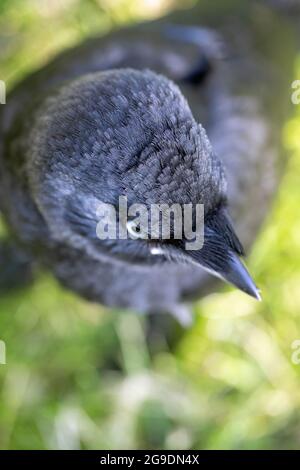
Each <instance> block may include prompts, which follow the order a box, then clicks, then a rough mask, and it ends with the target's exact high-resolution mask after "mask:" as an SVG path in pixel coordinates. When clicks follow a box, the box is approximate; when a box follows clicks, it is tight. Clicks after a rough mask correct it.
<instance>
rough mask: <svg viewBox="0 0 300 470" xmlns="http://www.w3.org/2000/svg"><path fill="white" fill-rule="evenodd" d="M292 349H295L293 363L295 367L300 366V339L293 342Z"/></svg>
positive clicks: (292, 356)
mask: <svg viewBox="0 0 300 470" xmlns="http://www.w3.org/2000/svg"><path fill="white" fill-rule="evenodd" d="M291 348H292V349H293V353H292V355H291V361H292V363H293V364H295V365H299V364H300V339H295V341H293V342H292V344H291Z"/></svg>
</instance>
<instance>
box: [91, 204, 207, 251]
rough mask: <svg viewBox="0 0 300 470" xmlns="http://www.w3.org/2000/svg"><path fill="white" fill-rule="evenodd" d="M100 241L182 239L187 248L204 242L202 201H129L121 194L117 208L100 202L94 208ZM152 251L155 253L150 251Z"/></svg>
mask: <svg viewBox="0 0 300 470" xmlns="http://www.w3.org/2000/svg"><path fill="white" fill-rule="evenodd" d="M96 215H97V220H99V221H98V223H97V227H96V234H97V237H98V238H99V239H100V240H116V239H120V240H126V239H132V240H134V239H142V240H149V239H150V240H171V239H173V240H184V243H185V249H186V250H200V249H201V248H202V247H203V243H204V206H203V204H191V203H190V204H178V203H174V204H171V205H169V204H150V205H149V206H147V205H145V204H132V205H129V206H128V201H127V197H126V196H120V197H119V201H118V208H116V207H115V206H114V205H112V204H107V203H100V204H99V205H98V206H97V209H96ZM153 254H155V253H153ZM157 254H158V253H157Z"/></svg>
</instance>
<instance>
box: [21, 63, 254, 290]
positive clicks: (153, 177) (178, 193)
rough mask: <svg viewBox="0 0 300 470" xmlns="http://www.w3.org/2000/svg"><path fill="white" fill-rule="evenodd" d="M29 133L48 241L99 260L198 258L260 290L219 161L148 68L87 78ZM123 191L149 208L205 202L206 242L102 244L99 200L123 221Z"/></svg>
mask: <svg viewBox="0 0 300 470" xmlns="http://www.w3.org/2000/svg"><path fill="white" fill-rule="evenodd" d="M28 138H29V141H30V145H28V148H29V149H30V152H28V156H27V165H28V175H29V185H30V187H31V193H32V195H33V197H34V199H35V202H36V204H37V206H38V208H39V210H40V212H41V213H42V215H43V217H44V219H45V221H46V223H47V225H48V227H49V229H50V232H51V235H52V238H54V239H56V240H60V241H63V242H64V243H66V244H69V245H72V246H77V247H80V248H81V249H84V250H85V251H87V252H88V253H89V254H90V256H92V257H95V258H97V257H99V258H101V259H102V258H103V256H104V257H105V256H109V257H110V258H111V257H114V258H115V260H116V261H117V260H118V261H120V260H121V261H122V262H126V263H142V264H151V263H159V262H164V261H170V260H172V261H176V260H178V261H187V262H193V263H197V264H199V265H201V266H203V267H204V268H205V269H208V270H210V271H212V272H213V273H215V274H217V275H219V276H221V277H223V278H224V279H226V280H228V281H229V282H232V283H233V284H235V285H236V286H238V287H240V288H241V289H242V290H245V291H247V292H248V293H250V294H251V295H255V296H256V297H257V296H258V294H257V290H256V288H255V286H254V284H253V282H252V281H251V278H250V276H249V275H248V273H247V271H246V269H245V268H244V266H243V265H242V264H241V262H240V261H239V259H238V256H240V255H241V254H242V251H243V250H242V246H241V244H240V242H239V240H238V238H237V236H236V235H235V233H234V230H233V228H232V225H231V222H230V220H229V218H228V215H227V212H226V180H225V176H224V171H223V168H222V165H221V163H220V161H219V159H218V158H217V156H216V155H215V154H214V152H213V150H212V147H211V145H210V142H209V140H208V138H207V135H206V132H205V130H204V129H203V127H202V126H201V125H200V124H198V123H196V121H195V119H194V117H193V115H192V113H191V110H190V108H189V106H188V103H187V101H186V99H185V98H184V96H183V95H182V93H181V91H180V90H179V88H178V87H177V86H176V85H175V84H174V83H173V82H172V81H170V80H168V79H167V78H166V77H164V76H161V75H157V74H155V73H154V72H152V71H149V70H146V71H137V70H132V69H120V70H111V71H106V72H99V73H95V74H90V75H86V76H84V77H81V78H79V79H78V80H75V81H73V82H70V83H67V84H65V85H64V86H63V87H62V88H60V89H59V90H58V91H56V92H55V93H54V94H52V95H51V96H50V97H48V98H47V99H46V100H45V101H44V103H43V104H42V105H41V106H40V109H39V111H38V112H37V113H36V117H35V123H34V126H33V128H32V131H31V132H30V134H29V137H28ZM120 196H121V197H126V201H127V204H128V206H132V205H133V204H142V205H144V206H146V207H147V208H148V209H149V211H150V208H151V206H152V205H153V204H169V205H172V204H177V205H179V206H180V207H183V206H184V205H187V204H192V205H193V206H195V205H199V204H202V205H203V207H204V215H205V224H204V245H203V247H201V249H199V250H192V251H191V252H188V251H187V250H186V249H185V244H184V240H183V239H181V240H179V239H178V240H177V239H174V236H172V235H171V237H170V239H169V240H168V239H161V237H159V236H158V237H157V239H156V240H153V239H152V238H151V234H149V237H148V238H147V237H146V238H145V236H144V237H140V236H139V235H138V233H137V232H136V233H135V236H133V237H126V238H125V239H124V236H123V238H122V239H120V238H121V237H119V236H118V235H117V236H116V237H108V238H107V239H106V240H104V239H101V240H99V237H98V236H97V222H98V220H97V211H98V208H99V204H102V205H103V203H105V204H110V205H111V206H113V207H114V208H115V209H116V214H117V220H118V221H119V219H120V216H119V213H118V211H119V206H118V203H119V198H120ZM174 217H175V216H174ZM192 217H194V213H193V216H192ZM129 222H130V220H129ZM181 223H182V224H184V220H181ZM193 224H194V219H193V222H192V225H193ZM173 225H174V220H173ZM173 225H172V226H173ZM127 229H128V230H129V226H127ZM116 233H117V234H118V233H119V232H118V230H117V232H116ZM123 235H124V234H123ZM173 235H174V234H173ZM153 248H154V249H153ZM155 254H158V256H157V255H156V256H155Z"/></svg>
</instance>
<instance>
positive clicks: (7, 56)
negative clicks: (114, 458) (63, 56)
mask: <svg viewBox="0 0 300 470" xmlns="http://www.w3.org/2000/svg"><path fill="white" fill-rule="evenodd" d="M162 3H163V4H164V5H163V7H164V6H165V5H166V6H167V4H168V2H162ZM143 5H148V6H147V8H144V9H143ZM157 5H158V6H157ZM70 12H72V14H71V13H70ZM159 12H160V3H159V4H158V2H149V1H147V2H133V1H125V0H122V1H121V0H120V1H117V0H115V1H113V2H108V1H100V0H93V1H92V0H84V1H79V0H68V1H65V2H59V1H57V0H56V1H51V2H46V1H43V2H38V1H34V0H31V1H29V0H27V1H19V0H10V1H4V0H2V2H1V3H0V14H1V15H2V16H0V31H1V35H0V36H1V37H0V41H1V48H0V50H1V64H2V65H1V78H3V79H5V80H8V84H9V85H10V86H12V84H13V83H14V82H15V81H16V80H17V79H19V78H21V77H22V76H23V75H24V74H25V73H26V72H27V71H28V70H31V69H32V68H35V67H36V66H38V65H41V64H42V63H44V62H46V61H47V60H48V59H49V57H51V56H52V55H53V54H55V53H56V52H58V51H59V50H61V49H63V48H65V47H68V46H70V45H72V44H74V43H76V42H78V41H80V40H81V39H82V38H84V37H86V36H87V35H88V34H94V33H96V32H97V33H98V32H99V31H102V32H103V33H104V32H106V31H108V30H109V29H110V28H111V27H112V26H113V25H114V24H116V23H117V24H121V23H125V22H128V21H129V22H130V21H134V20H136V19H137V18H142V17H146V16H149V15H153V16H155V15H156V14H159ZM33 38H34V40H33ZM299 71H300V66H299ZM298 114H299V116H300V109H299V113H298ZM299 116H298V115H297V114H296V115H295V117H294V118H293V119H292V120H291V121H290V122H289V123H288V125H287V127H286V130H285V132H284V140H285V144H286V146H287V147H288V148H289V150H290V151H291V157H290V159H289V162H288V165H287V171H286V174H285V176H284V179H283V182H282V185H281V188H280V191H279V194H278V198H277V200H276V202H275V204H274V207H273V210H272V213H271V214H270V216H269V218H268V221H267V223H266V225H265V227H264V229H263V231H262V233H261V235H260V236H259V238H258V240H257V243H256V245H255V247H254V250H253V252H252V254H251V256H250V259H249V267H250V270H251V272H253V274H254V276H255V279H256V280H257V282H258V285H259V286H260V287H261V289H262V293H263V302H261V303H258V302H255V301H254V300H252V299H250V298H247V297H246V296H244V295H243V294H242V293H239V292H237V291H233V290H231V289H229V288H228V289H224V291H223V292H222V293H219V294H215V295H211V296H209V297H207V298H206V299H204V300H203V301H201V302H198V303H197V304H196V305H195V316H196V320H195V325H194V326H193V327H192V328H191V329H190V330H187V331H186V332H185V333H184V335H183V337H182V339H181V340H179V343H178V346H177V348H176V351H173V350H172V351H170V350H169V348H168V347H167V345H163V347H161V348H160V349H159V350H158V351H157V352H156V353H155V354H152V353H151V351H149V348H148V343H147V341H146V332H145V321H144V319H143V318H141V317H139V316H136V315H133V314H128V315H127V316H124V313H122V312H109V311H108V310H106V309H104V308H102V307H100V306H97V305H93V304H90V303H87V302H84V301H82V300H80V299H79V298H78V297H76V296H75V295H73V294H71V293H69V292H67V291H65V290H64V289H62V288H61V287H60V286H59V285H58V284H57V282H56V281H55V280H53V279H52V278H51V277H50V276H48V275H46V274H43V275H41V276H40V277H39V279H38V280H37V282H36V283H35V284H34V285H33V286H31V287H30V288H28V289H26V290H25V291H20V292H18V293H17V294H13V295H7V296H3V297H2V298H1V299H0V339H2V340H4V341H5V343H6V347H7V365H5V366H4V365H0V447H1V448H13V449H29V448H70V449H71V448H80V447H82V448H101V447H102V448H118V447H121V448H137V447H139V448H151V447H154V448H155V447H158V448H265V447H266V448H280V447H282V448H297V447H298V446H299V430H298V421H299V411H298V410H299V400H300V395H299V374H300V365H298V366H297V365H295V364H293V363H292V360H291V354H292V349H291V345H292V342H293V341H294V340H295V339H297V338H300V321H299V318H300V317H299V312H300V290H299V282H300V217H299V216H298V201H300V186H299V174H300V140H299V135H300V117H299Z"/></svg>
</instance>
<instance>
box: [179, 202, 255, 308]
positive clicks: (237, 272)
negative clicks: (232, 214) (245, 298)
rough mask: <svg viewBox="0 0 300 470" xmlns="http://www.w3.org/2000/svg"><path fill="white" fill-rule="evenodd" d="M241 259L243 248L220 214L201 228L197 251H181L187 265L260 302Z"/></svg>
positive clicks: (228, 222) (224, 215)
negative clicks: (188, 261)
mask: <svg viewBox="0 0 300 470" xmlns="http://www.w3.org/2000/svg"><path fill="white" fill-rule="evenodd" d="M242 255H243V247H242V245H241V243H240V241H239V240H238V238H237V236H236V234H235V232H234V230H233V228H232V225H231V221H230V219H229V218H228V217H227V215H226V214H225V213H224V211H223V213H220V214H218V215H217V216H216V217H215V220H213V221H212V220H211V221H210V224H207V225H205V228H204V244H203V247H202V248H201V249H199V250H185V256H186V257H187V258H188V259H189V260H190V261H193V262H194V263H196V264H198V265H200V266H202V267H203V268H204V269H205V270H207V271H209V272H210V273H212V274H213V275H215V276H217V277H219V278H221V279H223V280H224V281H226V282H228V283H230V284H232V285H234V286H235V287H237V288H238V289H240V290H241V291H243V292H245V293H246V294H248V295H250V296H251V297H254V298H255V299H257V300H261V296H260V292H259V289H258V288H257V287H256V285H255V283H254V281H253V279H252V277H251V276H250V274H249V272H248V270H247V269H246V267H245V265H244V263H243V262H242V260H241V256H242Z"/></svg>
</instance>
